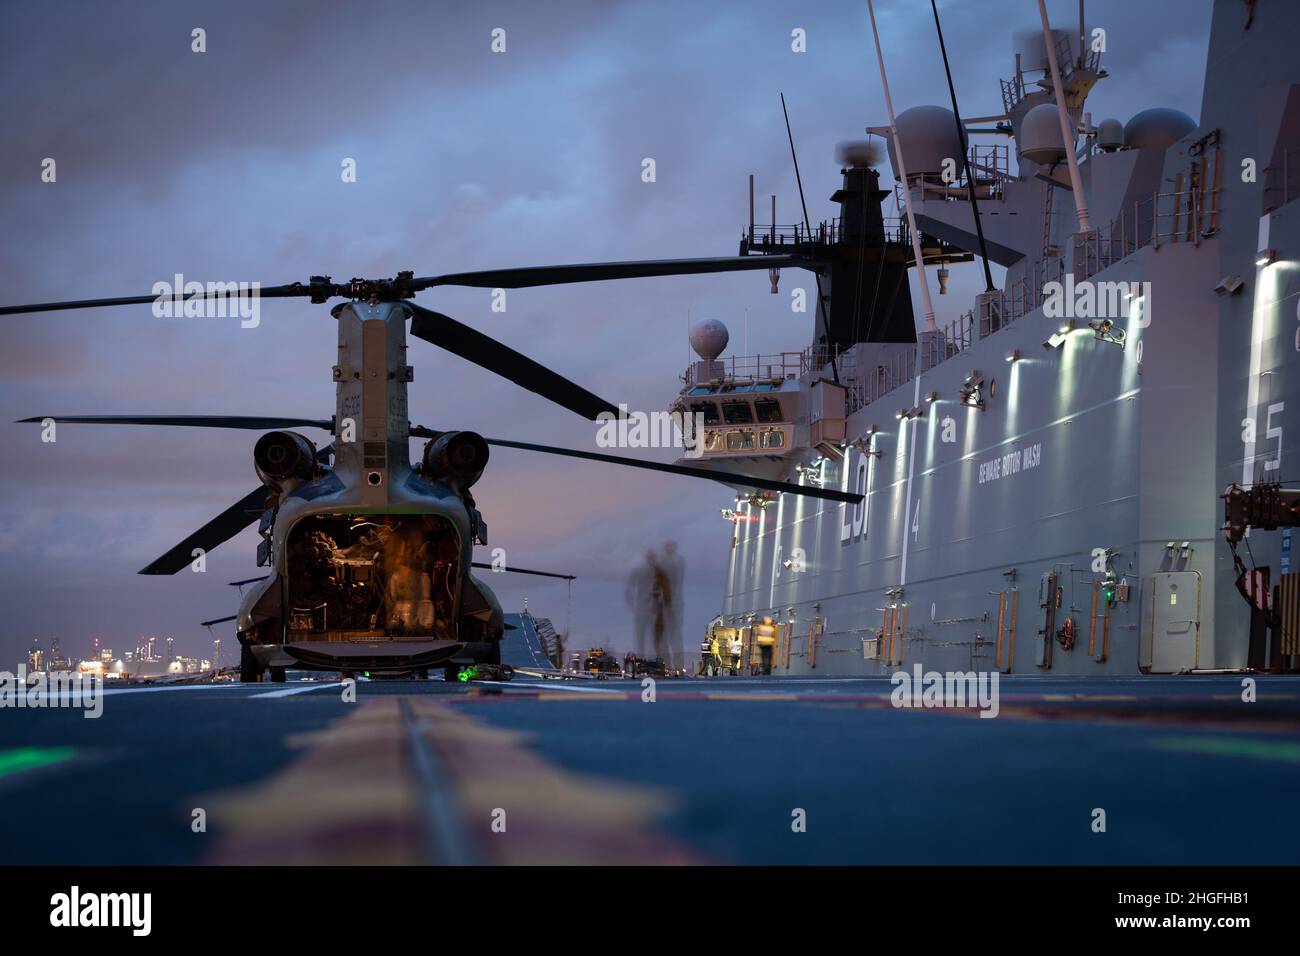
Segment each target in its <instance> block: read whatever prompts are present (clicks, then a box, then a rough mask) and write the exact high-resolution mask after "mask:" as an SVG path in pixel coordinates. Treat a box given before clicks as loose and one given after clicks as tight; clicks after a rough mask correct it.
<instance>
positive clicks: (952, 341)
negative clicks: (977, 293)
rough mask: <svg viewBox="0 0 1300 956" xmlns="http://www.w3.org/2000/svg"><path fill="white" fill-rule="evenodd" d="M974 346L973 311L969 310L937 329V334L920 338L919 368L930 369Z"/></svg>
mask: <svg viewBox="0 0 1300 956" xmlns="http://www.w3.org/2000/svg"><path fill="white" fill-rule="evenodd" d="M974 344H975V310H974V309H971V310H970V311H969V312H966V313H965V314H964V315H961V316H959V317H958V318H956V319H953V321H951V322H949V323H948V324H947V325H945V326H943V327H942V328H940V329H938V330H937V334H935V335H926V336H922V337H921V341H920V344H919V350H920V353H921V368H922V370H928V369H932V368H934V367H935V366H936V365H938V364H940V363H941V362H946V361H947V360H948V359H950V358H952V357H954V356H956V355H960V354H961V353H962V352H964V351H966V350H967V349H968V348H970V347H971V346H972V345H974Z"/></svg>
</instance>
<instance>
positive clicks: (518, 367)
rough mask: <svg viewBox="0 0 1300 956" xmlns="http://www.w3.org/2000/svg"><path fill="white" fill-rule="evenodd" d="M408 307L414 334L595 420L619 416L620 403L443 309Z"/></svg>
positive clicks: (412, 305) (584, 416)
mask: <svg viewBox="0 0 1300 956" xmlns="http://www.w3.org/2000/svg"><path fill="white" fill-rule="evenodd" d="M407 307H408V308H409V310H410V312H411V334H412V335H413V336H415V337H416V338H418V339H424V341H426V342H428V343H430V344H431V345H436V346H438V347H439V348H441V349H445V350H446V351H448V352H451V353H452V354H453V355H459V356H460V357H461V358H463V359H466V360H467V361H470V362H473V363H474V364H475V365H477V366H479V367H480V368H485V369H487V370H488V371H489V372H495V373H496V374H497V375H500V376H501V377H502V378H505V379H509V380H510V381H512V382H514V383H515V384H516V385H518V386H519V387H520V388H526V389H528V390H529V391H530V392H534V393H536V394H538V395H540V396H542V397H543V398H545V399H548V400H550V401H552V402H554V403H555V404H557V405H560V406H561V407H563V408H567V409H569V411H572V412H577V413H578V414H579V415H581V416H582V417H583V418H590V419H591V420H592V421H595V420H596V417H597V416H598V415H600V414H602V413H607V414H610V415H613V416H614V417H616V418H617V417H618V414H619V411H618V408H617V407H615V406H614V405H611V404H610V403H609V402H607V401H605V400H604V399H603V398H600V397H599V396H597V395H593V394H592V393H591V392H589V391H587V390H586V389H585V388H583V387H582V386H580V385H577V384H575V383H573V382H571V381H569V380H568V379H567V378H565V377H564V376H563V375H559V374H557V373H556V372H552V371H551V370H550V369H549V368H547V367H546V366H545V365H541V364H539V363H538V362H534V361H533V360H532V359H530V358H529V357H528V356H526V355H524V354H522V353H521V352H516V351H515V350H514V349H512V348H510V347H509V346H507V345H503V344H502V343H500V342H498V341H497V340H496V339H494V338H492V337H490V336H487V335H484V334H483V333H482V332H479V331H477V330H476V329H472V328H470V327H469V326H468V325H465V324H464V323H462V322H457V321H456V320H455V319H453V318H451V317H450V316H446V315H443V314H442V313H441V312H432V311H430V310H429V309H425V308H422V307H421V306H418V305H415V304H414V303H411V302H408V303H407Z"/></svg>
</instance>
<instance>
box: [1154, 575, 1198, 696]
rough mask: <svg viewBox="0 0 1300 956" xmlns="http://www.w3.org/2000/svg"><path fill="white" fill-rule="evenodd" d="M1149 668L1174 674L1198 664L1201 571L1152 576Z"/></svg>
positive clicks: (1160, 672) (1156, 672)
mask: <svg viewBox="0 0 1300 956" xmlns="http://www.w3.org/2000/svg"><path fill="white" fill-rule="evenodd" d="M1151 602H1152V603H1151V616H1150V618H1149V619H1148V620H1149V621H1150V622H1151V623H1150V627H1151V671H1152V673H1155V674H1176V673H1178V672H1179V671H1187V670H1192V669H1194V668H1196V667H1198V666H1199V663H1200V661H1199V659H1200V638H1201V575H1200V572H1199V571H1165V572H1162V573H1160V574H1156V575H1155V576H1154V577H1153V578H1152V588H1151Z"/></svg>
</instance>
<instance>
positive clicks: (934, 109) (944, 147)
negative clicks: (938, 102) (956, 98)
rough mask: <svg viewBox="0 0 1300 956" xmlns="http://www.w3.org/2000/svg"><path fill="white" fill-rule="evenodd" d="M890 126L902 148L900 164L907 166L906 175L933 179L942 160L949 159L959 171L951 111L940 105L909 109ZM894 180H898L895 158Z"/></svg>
mask: <svg viewBox="0 0 1300 956" xmlns="http://www.w3.org/2000/svg"><path fill="white" fill-rule="evenodd" d="M894 125H895V126H896V127H897V128H898V139H899V141H900V142H901V143H902V145H903V162H904V163H906V164H907V175H908V176H918V175H921V174H922V173H925V174H928V175H934V176H937V175H939V174H940V173H941V172H943V162H944V160H945V159H951V160H953V161H954V162H956V163H957V164H958V167H959V168H960V165H961V154H962V148H961V138H960V137H959V136H958V135H957V120H956V118H955V117H954V116H953V115H952V110H946V109H944V108H943V107H942V106H913V107H912V108H911V109H910V110H904V111H903V112H901V113H899V114H898V116H897V118H896V119H895V120H894ZM891 153H892V149H891ZM891 158H895V157H892V156H891ZM894 178H895V179H897V178H898V163H897V160H896V158H895V162H894Z"/></svg>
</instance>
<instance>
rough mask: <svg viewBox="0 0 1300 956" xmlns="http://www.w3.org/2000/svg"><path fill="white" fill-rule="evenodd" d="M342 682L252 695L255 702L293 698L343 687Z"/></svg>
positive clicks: (285, 688)
mask: <svg viewBox="0 0 1300 956" xmlns="http://www.w3.org/2000/svg"><path fill="white" fill-rule="evenodd" d="M342 686H343V682H342V681H334V682H333V683H330V684H305V685H303V686H301V687H282V688H280V689H279V690H268V691H266V692H264V693H261V694H250V695H249V696H250V697H252V698H253V699H254V700H257V699H258V698H261V697H292V696H293V695H294V694H306V693H308V692H310V691H313V690H324V689H325V688H327V687H342Z"/></svg>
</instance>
